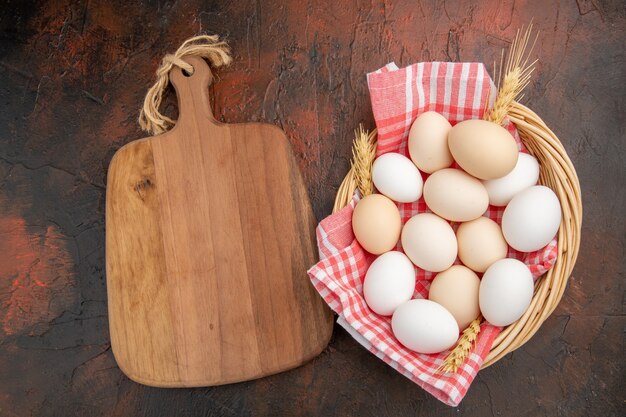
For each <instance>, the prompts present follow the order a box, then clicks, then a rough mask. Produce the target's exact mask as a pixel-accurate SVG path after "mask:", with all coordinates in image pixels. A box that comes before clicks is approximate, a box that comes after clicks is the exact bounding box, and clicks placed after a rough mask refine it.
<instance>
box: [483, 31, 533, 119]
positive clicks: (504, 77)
mask: <svg viewBox="0 0 626 417" xmlns="http://www.w3.org/2000/svg"><path fill="white" fill-rule="evenodd" d="M532 30H533V25H532V23H531V24H530V25H528V27H527V28H526V29H525V30H524V29H523V28H522V29H518V30H517V33H516V34H515V39H513V43H512V44H511V47H510V49H509V52H508V54H507V57H506V63H505V64H504V65H503V64H502V61H503V58H504V56H502V57H501V58H500V65H499V66H497V65H496V64H494V75H495V74H498V77H497V83H498V95H497V97H496V101H495V103H494V105H493V107H492V108H491V109H490V110H488V111H487V112H485V117H484V119H485V120H489V121H490V122H494V123H497V124H502V122H503V121H504V118H505V117H506V115H507V114H508V112H509V109H510V108H511V105H512V104H513V102H514V101H517V100H519V99H521V98H522V91H523V90H524V88H525V87H526V86H527V85H528V83H529V82H530V77H531V75H532V73H533V71H534V70H535V64H536V63H537V60H534V61H530V59H529V57H530V54H531V53H532V51H533V48H534V47H535V43H536V42H537V38H538V36H539V33H537V34H536V35H535V39H534V40H533V41H532V43H531V36H532ZM503 71H504V72H503Z"/></svg>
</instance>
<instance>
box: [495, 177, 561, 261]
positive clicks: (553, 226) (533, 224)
mask: <svg viewBox="0 0 626 417" xmlns="http://www.w3.org/2000/svg"><path fill="white" fill-rule="evenodd" d="M560 224H561V204H560V203H559V199H558V198H557V196H556V194H554V191H552V190H551V189H549V188H548V187H544V186H543V185H535V186H532V187H529V188H527V189H525V190H523V191H522V192H520V193H519V194H517V195H516V196H515V197H513V199H512V200H511V202H510V203H509V204H508V205H507V206H506V209H505V210H504V214H503V215H502V234H503V235H504V239H506V241H507V243H508V244H509V245H511V247H512V248H514V249H517V250H518V251H521V252H533V251H536V250H539V249H541V248H543V247H544V246H546V245H547V244H548V243H550V241H551V240H552V239H553V238H554V235H556V232H557V231H558V230H559V225H560Z"/></svg>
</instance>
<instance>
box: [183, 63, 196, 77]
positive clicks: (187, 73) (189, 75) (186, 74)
mask: <svg viewBox="0 0 626 417" xmlns="http://www.w3.org/2000/svg"><path fill="white" fill-rule="evenodd" d="M191 68H193V65H192V66H191ZM181 71H182V73H183V75H184V76H185V77H191V76H192V75H193V72H192V73H189V72H187V70H186V69H182V68H181ZM195 71H196V69H195V68H194V72H195Z"/></svg>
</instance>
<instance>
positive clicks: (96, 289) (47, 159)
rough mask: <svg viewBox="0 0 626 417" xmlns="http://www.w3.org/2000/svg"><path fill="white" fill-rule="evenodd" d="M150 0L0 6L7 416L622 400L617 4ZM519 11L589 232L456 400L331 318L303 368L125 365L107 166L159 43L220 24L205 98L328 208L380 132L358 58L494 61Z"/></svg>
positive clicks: (621, 39)
mask: <svg viewBox="0 0 626 417" xmlns="http://www.w3.org/2000/svg"><path fill="white" fill-rule="evenodd" d="M129 3H133V2H129ZM142 3H143V4H141V5H140V4H132V5H129V4H127V2H125V1H122V0H117V1H111V2H108V1H93V0H91V1H72V2H69V1H49V2H25V1H24V2H22V1H6V0H4V1H1V2H0V415H2V416H28V415H36V416H73V415H84V416H174V415H181V416H187V415H203V416H208V415H362V416H369V415H371V416H384V415H430V416H433V415H438V416H439V415H440V416H457V415H465V416H486V415H494V416H498V415H500V416H509V415H516V416H519V415H527V416H542V415H545V416H557V415H563V416H587V415H601V416H618V415H624V414H625V413H626V409H625V408H626V407H625V406H624V404H625V403H624V399H625V398H624V393H625V392H626V389H625V386H624V381H625V379H626V375H625V372H624V336H623V332H624V328H625V324H626V321H625V320H624V270H625V268H624V266H625V265H624V247H625V245H624V243H625V240H626V237H625V236H626V233H625V227H624V226H625V221H624V217H623V216H624V207H625V203H626V201H625V197H626V192H625V191H624V188H623V187H624V185H623V184H624V181H625V180H626V178H625V165H626V164H625V155H626V151H625V139H624V134H625V132H624V111H625V102H624V94H625V92H626V91H625V89H624V82H625V80H626V77H625V74H624V65H625V60H624V49H625V48H624V44H625V35H626V30H625V29H626V12H625V6H624V3H623V2H622V1H619V0H616V1H600V0H578V1H574V0H567V1H565V0H561V1H555V2H552V1H549V2H548V1H540V0H536V1H513V0H504V1H460V2H454V1H443V2H442V1H420V2H418V1H407V2H400V1H391V2H380V1H371V2H365V1H356V2H344V1H337V0H334V1H308V2H304V1H293V2H290V3H285V4H283V3H281V2H278V1H268V2H262V1H257V2H251V1H215V2H199V1H187V2H185V1H165V0H163V1H146V2H142ZM531 18H534V22H535V25H536V26H537V28H539V29H540V30H541V34H540V42H539V43H538V45H537V48H536V55H537V57H538V58H539V59H540V62H539V64H538V65H537V72H536V75H535V76H534V78H533V81H532V83H531V85H530V86H529V88H528V90H527V92H526V99H525V101H526V102H527V103H530V105H531V107H532V108H533V109H534V110H536V111H537V112H538V113H539V114H540V115H541V116H542V117H543V118H544V120H545V121H546V122H547V123H548V124H549V125H550V126H551V127H552V128H553V129H554V131H555V132H556V133H557V134H558V135H559V137H560V138H561V140H562V141H563V143H564V145H565V147H566V149H567V150H568V152H569V154H570V156H571V158H572V160H573V161H574V164H575V165H576V167H577V170H578V174H579V177H580V182H581V185H582V189H583V201H584V207H585V216H584V226H583V241H582V248H581V252H580V258H579V260H578V264H577V266H576V268H575V270H574V274H573V276H572V278H571V280H570V284H569V286H568V288H567V291H566V292H565V296H564V298H563V300H562V302H561V304H560V306H559V308H558V309H557V310H556V311H555V312H554V314H553V315H552V316H551V317H550V319H549V320H548V321H547V322H546V323H545V324H544V326H543V327H542V328H541V330H540V331H539V332H538V333H537V335H536V336H535V337H534V338H533V339H532V340H531V341H530V342H529V343H528V344H527V345H526V346H524V347H523V348H522V349H519V350H518V351H516V352H515V353H513V354H510V355H508V356H507V357H506V358H504V359H503V360H501V361H500V362H499V363H497V364H496V365H495V366H493V367H491V368H489V369H487V370H485V371H483V372H481V373H480V374H479V376H478V378H477V379H476V381H475V382H474V385H473V386H472V388H471V389H470V391H469V393H468V395H467V397H466V398H465V400H464V402H463V403H462V405H461V406H460V407H459V408H458V409H452V408H448V407H446V406H444V405H443V404H440V403H439V402H437V401H436V400H434V399H433V398H432V397H430V396H429V395H428V394H426V393H425V392H424V391H422V390H421V389H420V388H418V387H417V386H416V385H414V384H412V383H410V382H409V381H408V380H407V379H405V378H404V377H403V376H401V375H399V374H398V373H396V372H395V371H393V370H392V369H391V368H389V367H388V366H387V365H385V364H384V363H383V362H381V361H380V360H378V359H376V358H375V357H373V356H372V355H370V354H369V353H368V352H367V351H366V350H364V349H363V348H361V347H360V346H359V345H358V344H357V343H356V342H355V341H353V340H352V339H351V338H350V337H349V336H348V335H347V334H346V332H345V331H344V330H342V329H341V328H336V329H335V334H334V336H333V339H332V340H331V343H330V345H329V347H328V348H327V349H326V350H325V351H324V352H323V353H322V354H321V355H320V356H319V357H318V358H316V359H315V360H313V361H312V362H310V363H309V364H307V365H305V366H303V367H301V368H299V369H297V370H293V371H290V372H286V373H283V374H280V375H276V376H272V377H269V378H264V379H261V380H258V381H253V382H246V383H240V384H234V385H229V386H224V387H216V388H203V389H179V390H175V389H170V390H166V389H156V388H148V387H144V386H141V385H138V384H135V383H133V382H131V381H129V380H128V379H127V378H126V377H124V376H123V375H122V373H121V372H120V370H119V369H118V368H117V366H116V365H115V362H114V360H113V356H112V354H111V350H110V345H109V335H108V324H107V310H106V288H105V276H104V234H105V225H104V193H105V187H106V184H105V181H106V176H105V174H106V170H107V166H108V163H109V160H110V159H111V156H112V155H113V153H114V152H115V151H116V150H117V149H118V148H119V147H121V146H122V145H123V144H125V143H127V142H129V141H131V140H133V139H137V138H140V137H142V136H144V135H143V134H142V132H141V131H140V130H139V128H138V125H137V122H136V119H137V115H138V109H139V107H140V105H141V102H142V99H143V96H144V94H145V92H146V90H147V89H148V87H149V86H150V85H151V83H152V82H153V80H154V71H155V69H156V67H157V65H158V63H159V61H160V59H161V57H162V56H163V55H164V54H165V53H167V52H172V51H174V50H175V49H176V48H177V47H178V45H179V44H180V43H181V42H182V41H183V40H184V39H185V38H187V37H189V36H191V35H193V34H196V33H198V32H200V31H208V32H209V33H218V34H221V35H223V36H224V37H225V38H226V39H227V40H228V42H229V43H230V44H231V46H232V48H233V51H234V58H235V59H234V64H233V65H232V67H230V68H229V69H225V70H223V71H220V72H219V78H220V80H219V82H218V83H217V85H215V86H214V87H212V94H213V96H214V108H215V113H216V115H217V116H218V117H219V118H220V119H222V120H225V121H229V122H240V121H246V120H261V121H266V122H269V123H274V124H276V125H278V126H280V127H282V128H283V129H284V130H285V131H286V132H287V135H288V137H289V139H290V141H291V143H292V145H293V147H294V149H295V152H296V156H297V159H298V161H299V164H300V167H301V169H302V171H303V173H304V177H305V180H306V184H307V187H308V191H309V195H310V197H311V200H312V202H313V206H314V209H315V213H316V215H317V217H318V218H320V219H321V218H323V217H324V216H326V215H328V214H329V212H330V209H331V207H332V202H333V198H334V195H335V192H336V190H337V187H338V185H339V184H340V181H341V179H342V177H343V175H344V174H345V173H346V171H347V169H348V162H349V157H350V143H351V140H352V135H353V134H352V132H353V129H354V128H355V127H356V126H358V124H359V123H360V122H364V123H365V125H366V126H368V127H373V120H372V115H371V111H370V105H369V98H368V93H367V88H366V82H365V77H364V74H365V73H366V72H368V71H372V70H375V69H377V68H378V67H380V66H382V65H384V64H385V63H387V62H389V61H391V60H395V61H396V62H397V63H398V64H399V65H406V64H410V63H413V62H416V61H420V60H454V61H483V62H485V63H487V64H490V63H492V62H493V61H494V60H496V59H499V56H500V51H501V50H502V48H505V47H506V46H507V45H508V44H509V42H510V40H511V38H512V37H513V35H514V33H515V30H516V29H517V28H518V27H519V26H520V25H522V24H525V23H528V22H529V21H530V20H531ZM489 67H490V68H491V65H489ZM169 103H170V104H169V107H170V109H169V111H170V112H175V108H173V105H172V104H171V103H173V101H172V100H170V101H169ZM620 410H622V411H620Z"/></svg>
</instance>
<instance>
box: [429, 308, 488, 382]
mask: <svg viewBox="0 0 626 417" xmlns="http://www.w3.org/2000/svg"><path fill="white" fill-rule="evenodd" d="M482 320H483V318H482V316H480V315H479V316H478V317H476V318H475V319H474V320H473V321H472V322H471V323H470V325H469V326H467V328H466V329H465V330H463V334H462V335H461V337H460V338H459V341H458V342H457V344H456V346H455V347H454V349H452V351H451V352H450V353H449V354H448V356H446V359H445V360H444V361H443V363H442V364H441V366H440V367H439V369H438V371H439V372H456V371H457V369H459V366H461V365H463V363H464V362H465V360H466V359H467V357H468V356H469V354H470V352H471V351H472V348H473V347H474V343H475V342H476V339H477V338H478V333H480V322H481V321H482Z"/></svg>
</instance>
